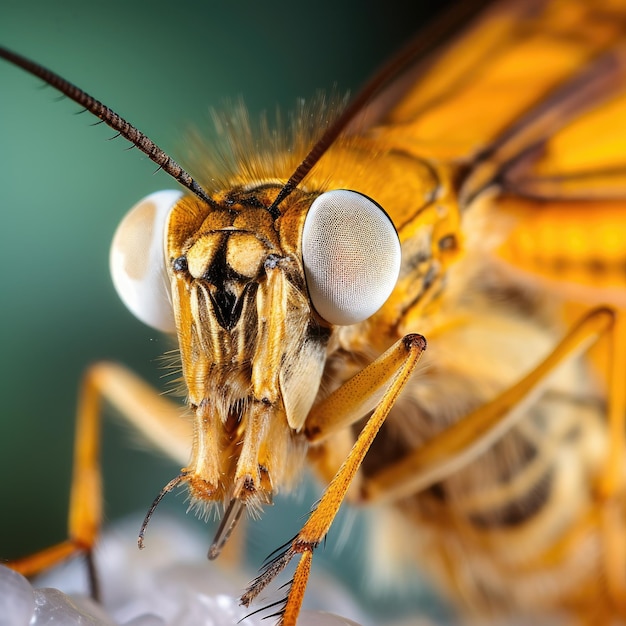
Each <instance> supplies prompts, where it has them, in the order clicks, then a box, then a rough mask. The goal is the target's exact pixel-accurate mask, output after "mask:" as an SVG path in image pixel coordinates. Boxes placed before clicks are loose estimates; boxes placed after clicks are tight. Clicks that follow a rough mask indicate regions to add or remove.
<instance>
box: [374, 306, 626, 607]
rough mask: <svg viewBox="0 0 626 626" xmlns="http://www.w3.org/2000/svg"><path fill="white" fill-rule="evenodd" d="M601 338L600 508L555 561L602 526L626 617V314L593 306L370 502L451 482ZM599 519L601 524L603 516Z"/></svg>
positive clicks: (396, 467) (384, 479)
mask: <svg viewBox="0 0 626 626" xmlns="http://www.w3.org/2000/svg"><path fill="white" fill-rule="evenodd" d="M601 338H606V339H607V340H608V341H609V347H610V350H609V363H608V372H607V378H608V387H607V388H608V406H607V426H608V441H609V444H608V450H607V457H606V462H605V465H604V468H603V469H602V472H601V473H600V475H599V478H598V481H597V484H596V485H595V495H596V500H597V503H598V507H597V509H596V510H595V511H592V512H591V514H590V516H589V517H588V518H585V519H581V520H579V521H578V523H577V524H574V525H573V526H572V528H571V529H570V532H568V533H566V534H565V535H564V536H563V537H561V539H560V540H559V541H558V542H557V543H556V544H555V546H554V548H553V551H552V552H553V554H552V555H550V554H548V553H546V555H545V558H546V559H548V560H549V559H550V558H552V557H554V555H555V554H558V553H559V551H560V550H562V549H567V546H570V545H572V543H575V542H577V541H579V540H580V536H581V533H582V534H583V535H585V534H588V533H589V532H591V531H592V528H593V527H595V528H596V529H597V528H598V525H599V526H600V536H601V538H602V544H603V565H604V571H605V579H606V585H607V591H608V594H609V597H610V598H611V601H612V603H613V606H614V609H615V610H616V611H617V612H618V614H620V615H622V616H624V617H626V536H625V532H624V521H625V518H626V512H625V510H624V509H625V507H624V495H625V494H624V488H625V484H624V483H625V479H626V473H625V465H624V462H625V456H624V453H625V450H626V441H625V438H626V316H625V315H624V314H623V313H620V312H616V311H613V310H611V309H606V308H599V309H594V310H592V311H590V312H589V313H588V314H587V315H586V316H584V317H583V318H582V319H581V320H580V321H579V322H578V323H577V324H576V325H574V326H573V327H572V329H571V330H570V332H569V333H568V334H567V335H566V336H565V337H564V338H563V340H562V341H561V342H560V343H559V344H558V345H557V346H556V347H555V348H554V350H553V351H552V352H551V353H550V354H549V355H548V357H546V359H544V361H542V362H541V363H540V364H539V365H538V366H537V367H536V368H535V369H534V370H533V371H532V372H530V373H529V374H528V375H527V376H525V377H524V378H523V379H522V380H520V381H519V382H518V383H517V384H515V385H513V386H512V387H511V388H509V389H507V390H506V391H504V392H503V393H502V394H500V396H498V397H497V398H495V399H494V400H493V401H492V402H489V403H487V404H485V405H483V406H482V407H480V408H479V409H477V410H476V411H474V412H472V413H470V414H469V415H467V416H466V417H465V418H464V419H462V420H461V421H459V422H457V423H456V424H455V425H453V426H451V427H449V428H447V429H446V430H444V431H443V432H441V433H440V434H439V435H437V436H436V437H434V438H433V439H431V440H430V441H429V442H427V443H426V444H424V445H423V446H422V447H421V448H419V449H418V450H415V451H414V452H413V453H411V454H410V455H408V456H407V457H405V458H403V459H401V460H400V461H398V462H397V463H395V464H393V465H391V466H388V467H387V468H385V469H384V470H382V471H381V472H379V473H378V474H377V475H374V476H372V477H370V478H369V479H367V480H364V481H363V485H362V497H363V500H365V501H369V502H372V501H377V502H380V501H389V502H391V501H394V500H399V499H402V498H404V497H407V496H410V495H412V494H415V493H417V492H419V491H420V490H422V489H425V488H427V487H428V486H430V485H432V484H434V483H436V482H438V481H440V480H442V479H444V478H445V477H446V476H449V475H450V474H451V473H453V472H456V471H458V470H460V469H462V467H463V466H464V465H466V464H467V463H469V462H470V461H472V460H474V459H475V458H476V457H478V456H479V455H480V454H481V453H482V451H484V450H485V449H486V448H488V447H489V446H491V445H492V444H493V443H494V442H495V441H496V440H497V439H498V438H499V437H501V436H502V435H504V434H505V432H506V431H507V430H508V429H509V428H510V427H511V426H513V425H514V423H515V422H516V421H517V420H519V419H521V418H522V417H523V415H524V412H525V407H526V406H527V404H528V402H529V401H532V400H533V398H534V397H535V396H536V394H537V392H540V391H541V385H542V383H543V381H545V380H546V378H547V377H548V376H549V375H550V374H551V373H552V372H553V371H554V369H555V368H557V367H558V366H559V365H560V364H562V363H563V362H565V361H566V360H568V359H571V358H574V357H576V356H578V355H579V354H581V353H582V352H584V351H585V350H587V349H588V348H589V347H590V346H591V345H592V344H593V343H595V342H597V341H598V340H599V339H601ZM598 520H599V521H598Z"/></svg>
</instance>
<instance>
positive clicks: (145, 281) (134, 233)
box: [109, 191, 183, 333]
mask: <svg viewBox="0 0 626 626" xmlns="http://www.w3.org/2000/svg"><path fill="white" fill-rule="evenodd" d="M182 196H183V194H182V193H181V192H180V191H157V192H156V193H153V194H150V195H149V196H146V197H145V198H144V199H143V200H141V201H140V202H138V203H137V204H136V205H135V206H134V207H133V208H132V209H131V210H130V211H129V212H128V213H127V214H126V215H125V216H124V219H123V220H122V221H121V223H120V225H119V226H118V227H117V230H116V231H115V235H114V236H113V242H112V244H111V253H110V256H109V267H110V270H111V277H112V279H113V285H114V286H115V290H116V291H117V294H118V295H119V297H120V298H121V300H122V302H123V303H124V304H125V305H126V307H127V308H128V309H129V311H130V312H131V313H132V314H133V315H134V316H135V317H136V318H137V319H139V320H140V321H142V322H143V323H144V324H147V325H148V326H152V328H155V329H157V330H160V331H162V332H165V333H172V332H174V331H175V330H176V325H175V322H174V312H173V310H172V299H171V294H170V279H169V277H168V275H167V266H166V255H165V228H166V225H167V219H168V216H169V214H170V211H171V209H172V207H173V206H174V205H175V204H176V203H177V202H178V201H179V200H180V198H182Z"/></svg>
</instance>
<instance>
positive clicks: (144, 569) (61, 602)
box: [0, 519, 362, 626]
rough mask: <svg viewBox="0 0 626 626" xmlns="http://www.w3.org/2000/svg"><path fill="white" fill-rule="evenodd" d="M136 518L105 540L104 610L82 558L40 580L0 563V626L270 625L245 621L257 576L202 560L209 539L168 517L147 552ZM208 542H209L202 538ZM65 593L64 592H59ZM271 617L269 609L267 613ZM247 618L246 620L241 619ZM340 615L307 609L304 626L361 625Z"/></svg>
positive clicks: (100, 564) (329, 592)
mask: <svg viewBox="0 0 626 626" xmlns="http://www.w3.org/2000/svg"><path fill="white" fill-rule="evenodd" d="M137 527H138V526H137V520H135V519H133V520H132V521H131V522H130V523H126V524H122V525H121V526H117V527H116V528H114V530H112V531H111V532H109V533H108V534H107V535H105V537H104V538H103V540H102V542H101V544H100V547H99V549H98V551H97V554H96V565H97V568H98V571H99V574H100V578H101V586H102V590H103V596H104V599H103V605H104V606H100V605H98V604H96V603H94V602H93V601H92V600H91V599H89V598H88V597H87V596H86V595H85V592H86V589H85V579H86V574H85V567H84V564H83V563H82V562H81V559H77V560H75V561H73V562H71V563H69V564H68V565H66V566H62V567H60V568H56V570H55V571H54V572H51V573H49V574H46V575H44V576H41V577H39V578H38V579H36V580H35V582H34V586H31V584H30V583H29V582H28V581H27V580H26V579H25V578H23V577H22V576H20V575H19V574H16V573H15V572H13V571H12V570H9V569H8V568H6V567H3V566H0V626H9V625H10V626H22V625H23V626H42V625H46V626H48V625H59V626H66V625H67V626H73V625H81V626H82V625H89V626H91V625H94V626H120V625H125V626H233V625H234V624H237V623H240V624H241V625H242V626H261V625H263V626H269V625H270V624H271V623H272V621H271V620H268V619H263V615H264V613H259V614H257V615H254V616H251V617H248V618H246V619H243V618H244V617H245V616H246V614H247V613H249V612H250V611H251V610H255V609H257V608H259V607H260V606H263V605H267V604H269V603H270V602H272V601H274V600H275V599H276V598H274V597H270V598H265V599H264V600H262V601H261V603H260V604H259V605H258V606H253V607H251V609H246V608H244V607H240V606H239V604H238V596H239V594H240V593H241V591H242V589H243V588H244V587H245V585H246V583H247V582H249V580H250V578H251V577H252V576H253V573H243V572H241V571H235V570H226V569H224V568H223V567H222V568H220V567H219V566H218V565H217V564H215V563H208V562H207V561H206V560H205V559H204V554H205V551H206V545H205V544H206V538H205V537H203V538H200V537H197V536H195V535H194V533H193V532H190V529H189V528H188V527H187V526H183V525H181V524H179V523H177V522H172V521H171V520H162V521H161V522H157V523H155V524H153V526H152V527H151V528H150V533H149V534H148V536H147V540H146V549H145V550H143V551H139V550H138V549H137V547H136V544H135V543H134V540H135V534H136V528H137ZM202 539H204V541H202ZM59 588H61V589H63V590H64V591H65V592H67V594H69V595H67V594H66V593H63V592H61V591H59ZM311 592H312V594H315V593H318V594H321V595H322V597H323V598H324V601H325V602H327V603H328V605H329V606H330V607H331V610H333V611H337V612H341V614H345V615H348V614H349V615H351V617H354V615H355V613H358V609H357V608H356V607H355V605H354V603H353V602H352V601H351V599H350V598H349V597H348V596H347V595H346V594H345V592H342V590H341V589H340V588H339V585H338V583H336V582H331V581H328V580H321V581H320V586H319V588H318V590H317V592H316V591H315V585H312V587H311ZM271 612H273V610H272V609H270V610H269V613H271ZM240 620H242V621H240ZM360 624H362V622H359V621H354V620H350V619H348V618H344V617H338V616H337V615H332V614H326V613H321V612H317V611H315V612H313V611H311V612H308V611H304V612H303V613H302V615H301V617H300V620H299V626H314V625H315V626H360Z"/></svg>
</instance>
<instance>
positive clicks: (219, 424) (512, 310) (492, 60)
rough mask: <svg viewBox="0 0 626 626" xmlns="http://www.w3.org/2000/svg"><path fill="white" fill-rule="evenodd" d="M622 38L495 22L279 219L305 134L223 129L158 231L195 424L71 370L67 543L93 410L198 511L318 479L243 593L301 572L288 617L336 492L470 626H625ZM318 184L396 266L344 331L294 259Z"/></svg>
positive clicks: (534, 17)
mask: <svg viewBox="0 0 626 626" xmlns="http://www.w3.org/2000/svg"><path fill="white" fill-rule="evenodd" d="M624 45H626V5H624V3H623V1H621V0H619V1H618V0H614V1H612V0H599V1H598V2H589V1H587V0H538V1H532V0H528V1H520V2H514V1H511V2H501V3H496V4H495V5H494V6H493V7H490V8H488V9H486V10H484V12H483V13H482V14H481V15H480V16H479V17H478V18H477V19H476V20H475V21H473V22H472V23H470V24H469V26H467V27H466V28H465V29H464V30H462V31H461V32H460V34H459V35H458V36H457V38H456V39H454V40H453V41H452V42H451V43H445V44H443V43H442V45H441V46H440V47H439V48H438V49H437V50H436V51H435V52H432V53H430V54H429V55H427V56H426V57H425V58H422V59H419V60H417V61H416V62H415V64H413V65H411V66H410V67H406V68H405V69H404V71H403V72H402V73H401V74H400V75H399V76H397V77H396V80H395V81H392V82H390V83H389V84H388V85H387V87H386V88H385V89H384V90H383V91H382V92H381V93H380V94H379V95H378V96H377V97H376V98H374V100H373V101H372V102H371V103H370V104H369V105H368V107H367V108H366V109H365V110H364V111H362V112H361V113H360V114H359V116H358V118H357V119H356V120H354V121H353V123H352V124H351V125H350V126H349V131H348V132H346V133H344V134H343V135H342V136H341V137H339V138H338V139H337V140H336V141H335V142H334V143H333V145H332V146H330V148H329V149H328V151H327V152H326V153H325V154H324V155H323V156H322V157H321V159H320V160H319V162H317V163H316V165H315V166H314V167H313V168H312V170H311V171H310V172H309V173H308V175H307V176H306V177H305V178H304V180H303V181H302V182H301V184H300V185H299V186H298V187H297V188H296V189H295V190H294V191H293V192H292V193H291V194H290V195H289V196H288V197H287V198H286V199H284V200H283V201H282V202H281V203H280V204H279V205H278V213H277V214H276V215H274V214H272V210H271V209H270V207H272V205H273V202H274V200H275V199H276V197H277V196H278V194H279V193H280V192H281V188H282V185H283V184H284V182H285V181H286V180H287V179H288V178H289V177H290V176H291V174H292V173H293V171H294V170H295V168H296V167H297V166H298V164H299V163H300V161H301V160H302V158H303V157H304V156H305V155H306V151H307V148H308V142H309V141H310V140H314V139H316V138H318V137H317V136H316V135H315V132H317V131H312V132H313V135H311V131H309V132H308V134H307V131H306V129H307V127H308V120H309V119H310V117H309V116H308V115H306V114H305V113H306V112H301V119H299V123H300V126H301V128H299V130H300V131H301V135H298V136H297V137H296V140H295V142H294V144H295V145H294V146H282V145H281V144H279V143H274V144H272V142H271V141H269V139H268V137H265V139H267V140H268V141H266V142H264V141H260V142H255V141H253V140H251V139H250V133H249V132H248V131H249V129H248V128H247V127H246V126H245V123H244V122H243V121H242V120H243V117H244V116H243V115H242V116H241V118H242V119H239V120H238V121H239V123H240V126H242V128H240V129H239V130H240V132H239V135H237V130H235V131H234V132H233V137H232V141H233V142H235V143H233V144H232V145H231V146H230V152H231V155H232V156H233V159H232V163H230V164H229V165H228V166H224V160H225V159H224V158H223V155H220V156H219V157H216V158H215V160H214V161H211V160H209V161H207V162H206V163H205V164H204V165H203V167H204V168H206V170H205V172H206V174H205V179H206V180H205V181H203V182H204V183H205V185H206V188H207V191H208V192H209V195H210V197H211V199H212V201H213V202H214V204H212V205H211V206H208V205H207V204H206V203H205V202H203V201H202V200H200V199H198V198H196V197H186V198H184V199H182V200H180V201H179V202H178V203H177V204H176V205H175V206H174V208H173V209H172V212H171V214H170V216H169V219H168V225H167V232H166V236H165V241H166V245H165V249H166V254H165V256H166V266H167V272H168V278H169V281H170V284H171V294H172V301H173V307H174V313H175V318H176V327H177V337H178V342H179V346H180V352H181V360H182V368H183V375H184V381H185V384H186V389H187V394H188V403H189V407H190V410H191V413H192V421H191V425H190V426H189V427H185V426H181V425H180V423H179V422H178V421H176V419H174V418H172V420H171V421H172V422H173V423H176V424H177V426H176V428H177V429H178V431H177V432H174V430H172V431H168V430H167V428H168V421H169V419H170V417H169V416H170V415H171V416H175V414H176V411H175V410H174V409H172V407H170V406H169V404H167V403H165V404H164V402H165V401H163V400H159V401H157V400H156V399H155V398H154V397H153V395H152V392H151V391H150V390H148V389H145V388H143V387H142V385H141V383H139V382H138V381H136V380H134V379H133V378H132V376H130V375H129V374H128V373H127V372H125V371H124V370H121V369H119V368H117V366H112V365H108V364H105V365H100V366H96V367H95V368H94V369H92V370H90V372H89V374H88V377H87V381H86V383H85V385H84V396H83V397H84V405H81V406H80V407H79V416H78V429H77V443H76V450H77V454H76V468H75V475H74V484H73V497H72V510H71V514H70V538H71V542H73V545H74V548H75V549H76V550H81V549H85V548H86V547H87V548H89V547H90V546H91V545H93V542H94V541H95V535H96V532H97V527H98V525H99V521H100V511H99V501H95V500H98V498H97V496H99V484H98V481H99V470H98V467H97V463H96V460H97V456H98V454H97V445H96V444H97V440H98V436H97V423H98V410H97V400H98V396H99V395H103V396H105V397H106V398H108V399H109V400H110V401H111V402H113V403H114V404H116V405H118V406H119V407H120V408H121V409H122V410H123V411H124V412H125V413H128V414H129V419H130V421H131V422H132V423H133V424H134V425H135V426H136V427H137V428H138V429H139V430H140V431H142V432H144V433H146V434H147V435H148V436H149V437H151V439H152V440H153V441H154V443H155V444H156V445H157V446H159V447H161V448H162V449H163V450H164V451H166V452H167V453H168V454H170V455H174V456H176V457H178V458H180V457H182V461H181V462H182V463H186V465H185V467H184V469H183V470H182V472H181V475H180V477H179V479H176V480H175V481H174V482H175V483H176V484H178V482H183V483H186V484H187V486H188V487H189V490H190V493H191V496H192V498H193V499H195V500H196V501H197V502H199V503H201V504H212V503H215V502H227V503H228V502H231V503H233V502H234V503H235V504H241V505H243V506H245V507H247V508H250V509H259V508H261V507H262V506H263V505H264V504H266V503H268V502H271V500H272V497H273V496H274V494H276V493H278V492H280V491H284V490H287V489H289V488H291V487H293V486H294V485H295V484H296V483H297V480H298V479H299V477H300V475H301V470H302V467H303V465H304V463H305V462H306V461H308V462H309V463H310V465H311V466H312V467H314V468H315V469H316V470H317V471H318V473H319V475H320V477H321V478H322V479H323V480H324V481H325V482H326V483H328V487H327V488H326V490H325V493H324V495H323V496H322V498H321V500H320V502H319V504H318V506H317V507H316V508H315V510H314V511H313V512H312V513H311V515H310V517H309V519H308V521H307V522H306V523H305V524H304V526H303V528H302V530H301V531H300V533H299V534H298V535H297V536H296V538H295V539H294V540H293V542H291V543H290V544H289V546H288V547H287V549H286V550H285V552H284V553H282V554H279V555H278V556H277V557H276V559H275V560H273V561H272V562H271V563H270V564H269V565H268V566H267V567H266V568H265V569H264V570H263V571H262V572H261V574H260V576H259V578H258V579H256V580H255V581H254V582H253V583H252V584H251V586H250V588H249V589H248V590H247V591H246V593H245V594H244V596H243V598H242V601H243V602H244V603H245V604H248V603H249V602H251V601H252V600H253V599H254V598H255V597H256V596H257V595H258V593H259V592H260V591H261V590H262V589H263V588H264V587H265V586H266V585H267V584H268V583H270V582H271V581H272V580H273V579H274V577H275V576H276V575H277V573H278V572H279V571H280V570H282V568H283V567H284V566H285V565H287V563H288V562H289V561H290V560H291V559H293V558H294V557H295V558H296V559H298V563H297V565H296V574H295V577H294V581H293V585H292V586H291V588H290V590H289V592H288V596H287V599H286V603H285V606H284V611H283V613H282V616H281V617H280V618H279V621H280V623H281V624H283V626H295V624H296V620H297V616H298V613H299V610H300V606H301V603H302V598H303V595H304V592H305V588H306V582H307V579H308V575H309V571H310V567H311V561H312V555H313V551H314V550H315V548H316V547H317V545H318V544H319V543H320V542H321V541H322V540H323V539H324V537H325V535H326V533H327V532H328V529H329V528H330V525H331V524H332V522H333V519H334V518H335V515H336V513H337V511H338V509H339V507H340V505H341V503H342V502H343V500H344V499H345V498H348V499H351V500H353V501H356V502H361V503H369V502H378V503H380V504H383V503H385V504H387V505H389V506H390V507H393V510H394V511H395V512H396V513H397V514H398V516H399V519H402V521H401V522H399V526H398V528H399V529H404V532H400V531H398V533H397V537H396V536H389V537H387V543H386V546H385V548H386V549H385V550H384V552H383V553H382V554H377V555H376V558H378V559H389V560H390V561H391V562H392V563H393V564H394V565H395V564H397V563H398V562H401V563H402V562H403V561H409V562H411V563H414V564H418V565H419V566H421V567H423V568H425V569H427V570H428V571H429V572H430V575H431V576H432V577H433V578H434V579H435V580H436V581H438V582H439V583H440V585H441V587H442V589H443V590H444V591H446V592H447V593H449V595H450V597H451V598H452V599H453V600H454V601H456V602H458V603H459V605H460V606H462V607H464V609H465V610H467V611H468V613H469V614H470V615H472V614H476V615H479V616H481V617H486V618H494V619H495V618H502V616H508V615H522V616H524V617H525V618H526V619H528V620H530V619H534V618H537V617H541V618H547V619H549V618H552V617H559V616H565V617H566V619H568V620H570V621H571V622H572V623H580V624H585V625H589V626H590V625H592V624H593V625H595V624H599V625H601V624H606V625H608V624H612V623H618V622H619V623H623V622H624V621H625V620H626V606H625V601H624V598H625V597H626V574H625V573H624V564H625V563H626V543H625V541H624V539H623V533H624V531H626V511H625V510H624V507H625V504H626V500H625V493H624V488H625V479H626V471H625V469H624V467H625V465H624V447H625V442H624V437H625V425H624V421H625V419H626V391H625V389H626V360H625V359H626V330H625V329H624V323H625V322H624V316H623V307H624V303H625V301H626V253H625V252H624V250H625V249H626V248H625V247H624V243H623V242H624V241H626V221H625V219H624V217H623V213H624V209H625V208H626V96H625V93H626V57H625V53H624V49H623V47H624ZM326 115H330V113H328V112H327V111H324V110H322V112H321V113H318V114H317V117H318V118H324V117H325V116H326ZM235 117H236V116H235ZM312 117H313V118H315V115H313V116H312ZM315 119H317V118H315ZM296 130H298V129H296ZM319 134H321V130H320V132H319ZM238 141H240V142H241V143H236V142H238ZM266 145H272V146H273V147H274V148H276V151H275V152H271V153H269V152H266V151H265V149H264V146H266ZM333 189H353V190H356V191H358V192H360V193H361V194H364V195H366V196H369V197H371V198H373V199H374V200H375V201H376V202H377V203H378V204H380V205H381V206H382V207H383V208H384V210H385V211H386V212H387V214H388V215H389V216H390V218H391V220H392V221H393V223H394V224H395V226H396V229H397V231H398V235H399V239H400V242H401V245H402V253H403V260H402V267H401V270H400V276H399V279H398V281H397V284H396V286H395V289H394V291H393V292H392V294H391V296H390V297H389V299H388V300H387V302H386V303H385V304H384V305H383V306H382V308H381V309H380V310H379V311H378V312H377V313H375V314H374V315H373V316H371V317H370V318H369V319H366V320H364V321H361V322H359V323H356V324H353V325H350V326H333V325H332V324H330V323H328V322H327V321H325V320H324V319H322V317H321V316H320V315H319V313H318V312H317V311H316V310H315V306H314V304H313V302H312V300H311V298H310V297H309V292H308V291H307V284H306V279H305V273H304V267H303V259H302V241H301V238H302V231H303V227H304V223H305V220H306V216H307V211H308V208H309V207H310V205H311V203H312V202H313V201H314V200H315V199H316V198H317V197H319V196H320V195H321V194H323V193H324V192H326V191H329V190H333ZM355 230H358V224H355ZM322 252H323V251H322ZM417 332H419V333H420V334H421V335H424V337H426V339H427V340H428V349H427V350H426V351H425V352H424V350H425V345H426V344H425V342H424V340H423V338H422V337H421V336H419V335H416V334H415V333H417ZM590 349H591V350H592V352H590ZM422 352H424V355H423V358H422ZM420 358H421V361H420V362H419V366H418V360H419V359H420ZM118 375H119V377H118ZM120 380H122V381H123V382H122V383H121V388H120V383H119V381H120ZM116 386H117V387H116ZM129 390H131V392H130V396H129ZM133 398H138V399H139V402H136V400H135V399H133ZM152 413H154V418H153V417H152ZM190 430H192V431H193V449H192V452H191V458H190V459H188V458H185V457H184V452H183V451H182V450H181V446H180V442H181V441H183V440H184V439H185V437H186V435H187V434H188V433H189V431H190ZM165 433H168V434H165ZM173 447H176V451H175V452H174V451H173V450H172V448H173ZM172 484H174V483H172ZM87 495H89V497H90V499H89V504H88V505H85V504H84V503H85V502H86V497H87ZM406 528H410V529H411V530H410V532H406ZM228 532H229V531H228V530H227V531H226V534H228ZM380 532H381V533H385V532H387V533H388V534H389V535H393V534H394V533H393V532H392V531H390V530H389V529H388V528H386V529H382V530H380ZM222 539H223V538H222ZM216 543H218V544H220V541H216ZM66 545H67V544H66V543H64V544H61V546H60V547H59V548H58V550H59V551H60V552H61V555H62V556H65V555H66V554H67V552H68V549H67V547H66ZM217 552H219V549H218V550H217ZM57 558H59V556H58V555H56V554H55V555H54V556H50V557H49V556H48V555H44V557H43V559H37V560H33V559H32V558H31V559H26V560H24V561H23V562H20V563H18V564H16V565H17V566H19V567H21V569H22V570H29V569H30V570H34V569H40V568H41V566H42V560H43V561H44V562H51V561H53V560H56V559H57ZM25 563H26V565H24V564H25Z"/></svg>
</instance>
